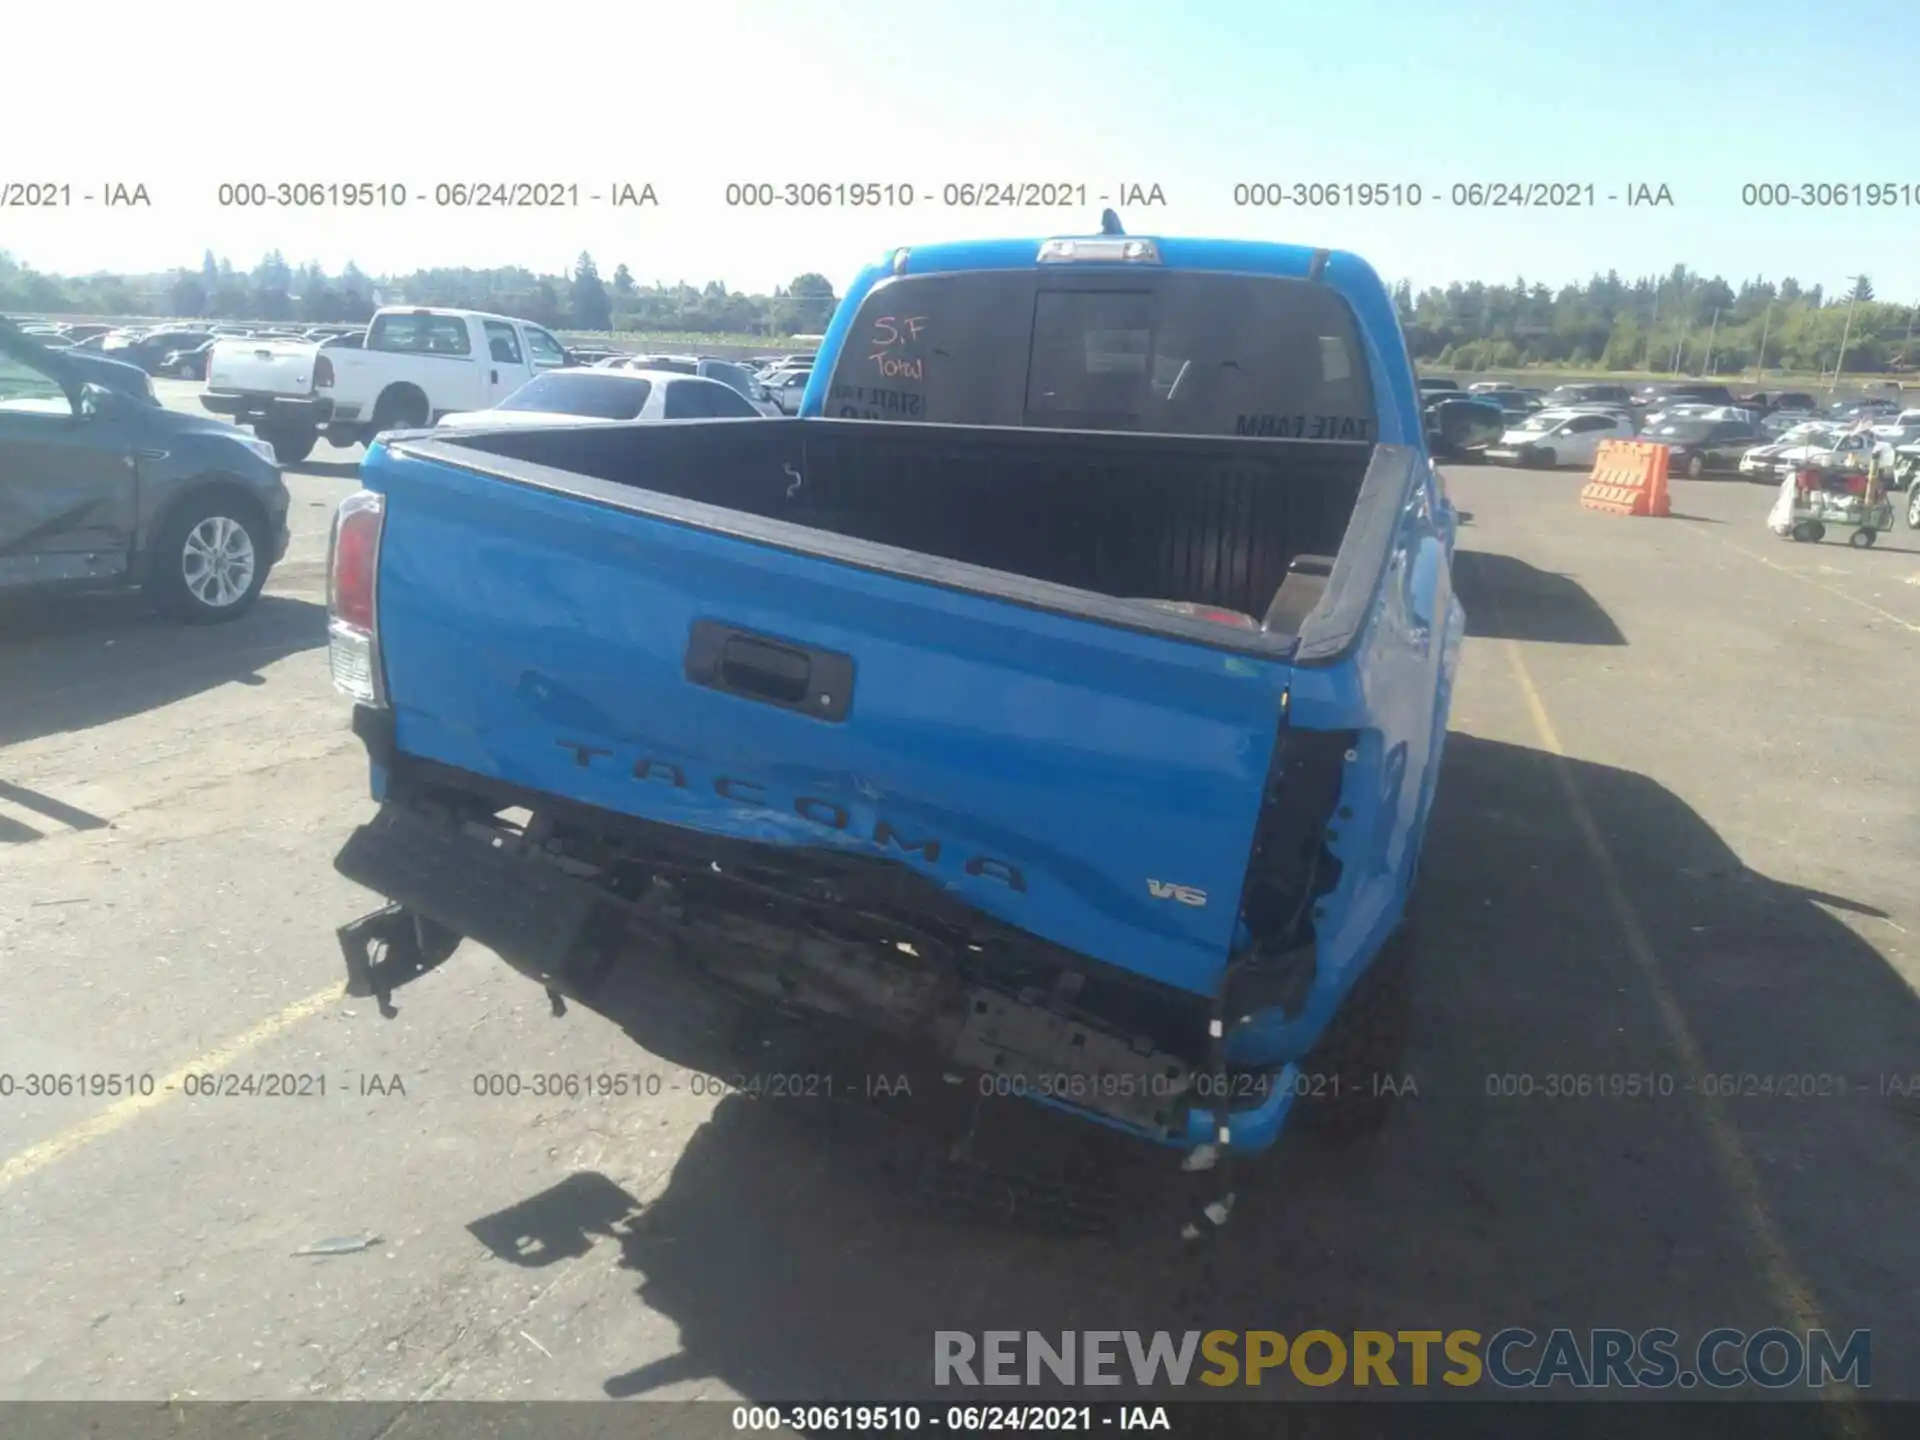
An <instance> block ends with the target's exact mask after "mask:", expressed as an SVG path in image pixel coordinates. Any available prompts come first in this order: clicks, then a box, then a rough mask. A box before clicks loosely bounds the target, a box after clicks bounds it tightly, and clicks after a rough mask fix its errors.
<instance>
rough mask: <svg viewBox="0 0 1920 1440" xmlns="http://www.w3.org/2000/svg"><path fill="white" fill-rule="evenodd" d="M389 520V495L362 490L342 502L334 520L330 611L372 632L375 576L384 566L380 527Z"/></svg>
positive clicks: (329, 574) (328, 574) (328, 575)
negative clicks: (387, 510)
mask: <svg viewBox="0 0 1920 1440" xmlns="http://www.w3.org/2000/svg"><path fill="white" fill-rule="evenodd" d="M385 520H386V499H385V497H384V496H382V495H380V494H379V493H377V492H376V491H372V490H360V491H356V492H355V493H354V494H352V495H349V496H348V497H347V498H346V499H345V500H342V501H341V502H340V509H339V512H338V513H337V514H336V515H335V516H334V521H333V546H332V550H333V553H332V556H331V559H330V561H329V563H328V566H327V611H328V613H329V614H330V615H331V616H332V617H333V618H334V619H335V620H338V621H341V622H343V623H345V624H347V625H351V626H352V627H353V628H354V629H356V630H361V631H364V632H366V633H367V634H369V635H371V634H372V633H373V629H374V577H375V576H376V574H377V573H378V571H379V566H380V528H381V526H382V524H383V523H384V522H385Z"/></svg>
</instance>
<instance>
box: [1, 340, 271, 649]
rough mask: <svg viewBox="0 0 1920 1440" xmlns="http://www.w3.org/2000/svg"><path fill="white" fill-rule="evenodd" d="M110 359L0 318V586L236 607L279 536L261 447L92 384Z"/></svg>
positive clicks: (240, 610)
mask: <svg viewBox="0 0 1920 1440" xmlns="http://www.w3.org/2000/svg"><path fill="white" fill-rule="evenodd" d="M113 363H114V362H112V361H102V360H99V359H98V358H96V357H90V356H89V357H81V356H69V355H68V354H67V353H66V352H64V351H58V350H50V349H48V348H47V347H46V346H44V345H41V344H39V343H38V342H37V341H35V340H34V339H33V337H32V336H30V335H23V334H22V333H21V332H20V330H19V329H18V328H17V327H16V326H14V325H13V324H11V323H10V322H8V321H5V320H0V596H6V595H13V594H18V593H21V592H24V591H28V590H46V589H60V588H91V589H111V588H116V587H131V586H138V587H140V588H141V589H143V590H144V591H145V592H146V594H147V598H148V599H149V600H150V601H152V603H153V604H154V606H155V607H156V608H157V609H159V610H160V611H161V612H162V613H163V614H165V615H168V616H171V617H172V618H174V619H177V620H185V621H190V622H202V621H209V620H231V619H233V618H235V617H236V616H239V615H243V614H245V613H246V611H247V610H248V609H250V608H251V607H252V606H253V603H254V601H256V600H257V599H258V598H259V596H260V590H261V588H262V587H263V586H264V585H265V584H266V581H267V572H268V571H269V570H271V569H272V568H273V566H274V565H275V564H276V563H277V562H278V561H279V559H280V557H281V556H282V555H283V554H285V553H286V548H287V505H288V499H287V487H286V484H285V483H284V482H283V481H282V480H281V478H280V467H279V466H277V465H276V464H274V461H273V451H272V449H271V448H270V447H269V446H267V445H266V444H265V443H264V442H262V441H259V440H256V439H254V438H253V436H251V435H249V434H247V433H246V432H245V431H244V430H239V429H236V428H235V427H234V426H232V425H228V424H226V423H224V422H222V421H219V420H212V419H208V418H206V417H204V416H199V415H186V414H182V413H181V412H179V411H177V410H167V409H163V408H162V407H161V406H159V405H156V404H153V403H151V402H150V401H149V400H147V399H145V398H143V397H140V396H137V395H134V394H129V393H128V392H127V391H126V390H124V389H112V388H109V387H108V386H106V385H102V384H100V383H99V378H98V377H99V375H100V373H101V372H100V371H99V369H98V368H97V367H99V366H101V365H106V364H113ZM115 368H116V369H119V370H127V369H131V368H132V367H130V366H115ZM135 373H139V372H135ZM142 378H143V379H144V376H143V377H142Z"/></svg>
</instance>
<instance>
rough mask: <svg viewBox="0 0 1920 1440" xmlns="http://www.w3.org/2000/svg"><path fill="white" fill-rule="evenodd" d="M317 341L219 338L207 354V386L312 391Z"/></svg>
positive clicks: (291, 393) (295, 393)
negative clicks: (315, 343) (312, 342)
mask: <svg viewBox="0 0 1920 1440" xmlns="http://www.w3.org/2000/svg"><path fill="white" fill-rule="evenodd" d="M319 353H320V347H319V346H318V345H313V344H309V343H307V342H306V341H289V340H222V341H221V342H220V343H219V344H218V345H215V346H214V347H213V350H212V351H211V353H210V354H209V355H208V357H207V388H208V389H210V390H243V391H247V392H249V393H253V394H265V395H287V396H303V395H310V394H312V393H313V362H314V359H315V357H316V356H318V355H319Z"/></svg>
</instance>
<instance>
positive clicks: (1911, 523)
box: [1907, 475, 1920, 530]
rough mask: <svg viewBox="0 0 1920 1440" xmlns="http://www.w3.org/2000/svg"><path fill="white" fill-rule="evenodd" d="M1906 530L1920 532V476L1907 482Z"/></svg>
mask: <svg viewBox="0 0 1920 1440" xmlns="http://www.w3.org/2000/svg"><path fill="white" fill-rule="evenodd" d="M1907 528H1908V529H1909V530H1920V475H1916V476H1914V477H1913V478H1912V479H1911V480H1909V481H1908V482H1907Z"/></svg>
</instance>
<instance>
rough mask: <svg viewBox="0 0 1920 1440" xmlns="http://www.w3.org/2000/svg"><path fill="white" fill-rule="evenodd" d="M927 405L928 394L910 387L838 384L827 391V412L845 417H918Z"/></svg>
mask: <svg viewBox="0 0 1920 1440" xmlns="http://www.w3.org/2000/svg"><path fill="white" fill-rule="evenodd" d="M926 408H927V397H926V396H924V395H917V394H915V393H914V392H913V391H911V390H882V389H879V388H878V387H875V386H871V385H835V386H834V387H833V388H832V389H831V390H830V391H828V392H827V413H828V414H830V415H836V416H838V417H839V418H841V419H842V420H917V419H919V418H920V416H921V415H923V414H925V413H926Z"/></svg>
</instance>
